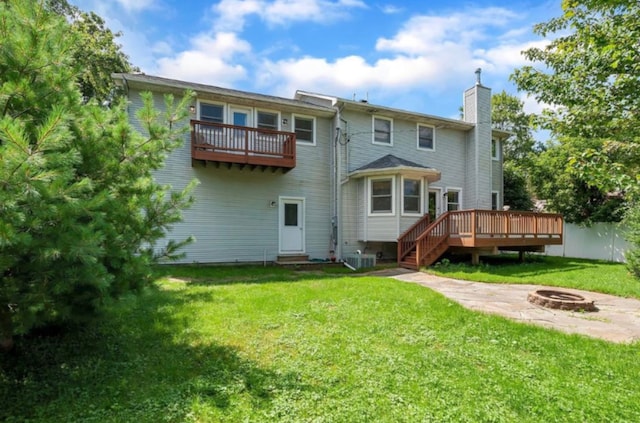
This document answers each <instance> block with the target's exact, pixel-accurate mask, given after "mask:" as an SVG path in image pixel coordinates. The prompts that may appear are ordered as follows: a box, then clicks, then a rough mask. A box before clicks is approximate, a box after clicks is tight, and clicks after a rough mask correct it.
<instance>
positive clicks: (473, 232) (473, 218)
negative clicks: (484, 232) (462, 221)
mask: <svg viewBox="0 0 640 423" xmlns="http://www.w3.org/2000/svg"><path fill="white" fill-rule="evenodd" d="M477 213H478V211H477V210H471V242H472V245H473V246H474V247H475V246H476V232H477V231H478V228H476V221H477V219H476V215H477Z"/></svg>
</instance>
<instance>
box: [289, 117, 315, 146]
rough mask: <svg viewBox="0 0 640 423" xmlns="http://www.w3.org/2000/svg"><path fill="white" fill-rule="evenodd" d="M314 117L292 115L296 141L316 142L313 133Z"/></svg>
mask: <svg viewBox="0 0 640 423" xmlns="http://www.w3.org/2000/svg"><path fill="white" fill-rule="evenodd" d="M315 126H316V119H315V118H313V117H306V116H296V115H294V116H293V127H294V132H295V133H296V141H297V142H303V143H307V144H314V145H315V143H316V134H315Z"/></svg>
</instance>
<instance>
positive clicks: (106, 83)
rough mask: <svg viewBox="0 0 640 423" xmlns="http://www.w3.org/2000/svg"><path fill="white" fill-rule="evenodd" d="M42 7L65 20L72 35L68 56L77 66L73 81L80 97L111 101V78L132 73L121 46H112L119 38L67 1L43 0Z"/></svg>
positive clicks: (100, 22) (88, 14)
mask: <svg viewBox="0 0 640 423" xmlns="http://www.w3.org/2000/svg"><path fill="white" fill-rule="evenodd" d="M45 4H46V7H47V9H48V10H51V11H52V12H54V13H56V14H58V15H60V16H62V17H64V18H65V20H67V22H68V23H69V31H71V32H72V33H73V34H74V35H75V39H76V42H75V43H74V44H73V45H72V46H71V54H72V56H73V59H74V60H75V62H76V63H77V64H78V67H77V74H76V75H77V76H76V78H77V81H78V83H79V84H80V89H81V91H82V94H83V96H85V98H95V99H97V100H98V101H100V102H102V101H105V100H106V101H111V100H112V96H113V95H112V94H113V88H114V84H113V80H112V78H111V74H112V73H116V72H130V71H131V70H132V65H131V64H130V63H129V58H128V57H127V55H126V54H124V53H123V52H122V46H120V45H119V44H117V43H116V40H117V38H119V37H120V36H121V35H122V34H121V33H120V32H116V33H114V32H112V31H111V30H110V29H109V28H107V26H106V24H105V22H104V19H102V18H101V17H100V16H98V15H97V14H95V13H94V12H84V11H82V10H80V9H79V8H78V7H76V6H73V5H70V4H69V3H68V2H67V0H47V1H46V2H45Z"/></svg>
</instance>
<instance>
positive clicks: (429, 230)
mask: <svg viewBox="0 0 640 423" xmlns="http://www.w3.org/2000/svg"><path fill="white" fill-rule="evenodd" d="M562 231H563V219H562V216H561V215H559V214H552V213H532V212H518V211H513V212H512V211H498V210H460V211H453V212H447V213H444V214H443V215H441V216H440V217H438V218H437V219H436V220H435V221H433V222H430V221H429V217H428V216H425V217H423V218H422V219H420V220H419V221H417V222H416V223H415V224H414V225H413V226H412V227H410V228H409V229H408V230H407V231H405V232H404V233H403V234H402V235H401V236H400V237H399V238H398V265H399V266H401V267H406V268H410V269H418V268H419V267H420V266H429V265H431V264H433V263H435V262H436V260H438V258H439V257H440V256H441V255H442V254H444V253H445V252H446V251H447V250H450V249H456V250H458V251H460V250H463V251H468V252H469V253H472V254H478V252H481V251H492V250H497V249H506V250H516V251H527V250H531V251H535V250H539V249H540V248H543V247H544V246H545V245H561V244H562V240H563V232H562ZM474 257H477V256H474Z"/></svg>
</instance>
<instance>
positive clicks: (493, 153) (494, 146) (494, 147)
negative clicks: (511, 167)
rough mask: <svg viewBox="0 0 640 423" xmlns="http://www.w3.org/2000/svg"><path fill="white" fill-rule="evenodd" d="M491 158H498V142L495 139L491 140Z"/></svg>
mask: <svg viewBox="0 0 640 423" xmlns="http://www.w3.org/2000/svg"><path fill="white" fill-rule="evenodd" d="M491 158H492V159H493V160H499V159H500V142H499V141H498V140H497V139H492V140H491Z"/></svg>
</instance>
